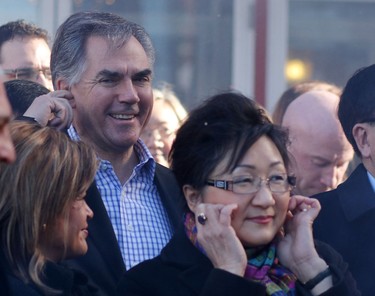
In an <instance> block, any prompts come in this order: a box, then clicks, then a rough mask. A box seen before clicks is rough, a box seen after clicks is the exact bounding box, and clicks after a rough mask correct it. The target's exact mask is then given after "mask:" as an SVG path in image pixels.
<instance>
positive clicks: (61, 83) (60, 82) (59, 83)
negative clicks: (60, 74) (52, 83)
mask: <svg viewBox="0 0 375 296" xmlns="http://www.w3.org/2000/svg"><path fill="white" fill-rule="evenodd" d="M56 90H67V91H69V92H71V89H70V86H69V84H68V83H67V82H66V81H65V79H63V78H58V79H57V80H56ZM69 103H70V106H72V108H73V109H74V108H75V107H76V101H75V99H74V95H73V99H72V100H69Z"/></svg>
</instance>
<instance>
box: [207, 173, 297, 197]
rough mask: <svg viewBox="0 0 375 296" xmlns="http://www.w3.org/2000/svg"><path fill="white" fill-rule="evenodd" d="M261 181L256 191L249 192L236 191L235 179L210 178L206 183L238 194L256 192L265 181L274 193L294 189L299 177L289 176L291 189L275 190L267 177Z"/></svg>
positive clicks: (288, 180)
mask: <svg viewBox="0 0 375 296" xmlns="http://www.w3.org/2000/svg"><path fill="white" fill-rule="evenodd" d="M259 179H260V182H259V185H258V188H257V190H256V191H253V192H248V193H238V192H234V191H233V184H234V181H233V180H214V179H208V180H207V181H206V185H209V186H213V187H216V188H219V189H223V190H227V191H232V192H234V193H236V194H252V193H256V192H258V191H259V189H260V187H261V186H262V183H263V182H264V181H265V182H266V185H267V187H268V188H269V190H270V191H271V192H273V193H280V194H281V193H285V192H287V191H289V190H292V189H293V188H294V187H295V186H296V181H297V178H296V177H295V176H290V175H289V176H287V180H286V181H287V182H288V184H289V190H288V188H287V187H286V186H285V187H286V190H285V191H282V192H281V191H273V190H272V189H271V187H270V185H269V184H270V183H269V182H270V179H269V178H266V179H262V178H260V177H259Z"/></svg>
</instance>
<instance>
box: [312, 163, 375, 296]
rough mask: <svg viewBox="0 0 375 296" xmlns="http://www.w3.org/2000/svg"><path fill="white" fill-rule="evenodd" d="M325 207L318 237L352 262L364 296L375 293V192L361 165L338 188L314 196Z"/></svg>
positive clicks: (318, 222) (318, 221)
mask: <svg viewBox="0 0 375 296" xmlns="http://www.w3.org/2000/svg"><path fill="white" fill-rule="evenodd" d="M313 197H315V198H317V199H318V200H319V201H320V203H321V206H322V209H321V211H320V213H319V216H318V217H317V219H316V220H315V222H314V237H316V238H317V239H319V240H322V241H324V242H327V243H328V244H330V245H331V246H332V247H334V248H335V249H336V250H337V251H338V252H339V253H340V254H341V255H342V257H343V258H344V260H345V261H346V262H347V263H348V264H349V270H350V272H351V273H352V274H353V277H354V278H355V279H356V281H357V286H358V289H359V290H360V291H361V292H362V295H363V296H373V295H375V280H374V276H373V270H372V267H373V266H375V193H374V190H373V189H372V187H371V184H370V182H369V179H368V176H367V171H366V169H365V167H364V166H363V165H362V164H360V165H359V166H358V167H357V168H356V169H355V170H354V171H353V173H352V174H351V175H350V176H349V178H348V179H347V180H346V181H345V182H343V183H342V184H341V185H339V186H338V187H337V189H335V190H332V191H329V192H324V193H320V194H318V195H315V196H313Z"/></svg>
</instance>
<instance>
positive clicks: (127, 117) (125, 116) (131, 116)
mask: <svg viewBox="0 0 375 296" xmlns="http://www.w3.org/2000/svg"><path fill="white" fill-rule="evenodd" d="M110 116H111V117H112V118H114V119H119V120H130V119H133V118H134V117H135V116H134V115H126V114H110Z"/></svg>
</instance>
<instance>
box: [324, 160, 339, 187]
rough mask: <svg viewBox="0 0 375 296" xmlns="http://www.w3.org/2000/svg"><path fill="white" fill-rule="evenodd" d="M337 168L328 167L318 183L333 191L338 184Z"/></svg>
mask: <svg viewBox="0 0 375 296" xmlns="http://www.w3.org/2000/svg"><path fill="white" fill-rule="evenodd" d="M339 172H340V170H339V168H338V167H337V166H334V165H332V166H330V167H328V168H327V169H326V170H325V171H324V172H323V174H322V177H321V179H320V182H321V183H322V184H324V185H325V186H326V187H327V188H329V189H334V188H336V187H337V185H338V183H339V179H340V178H339Z"/></svg>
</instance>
